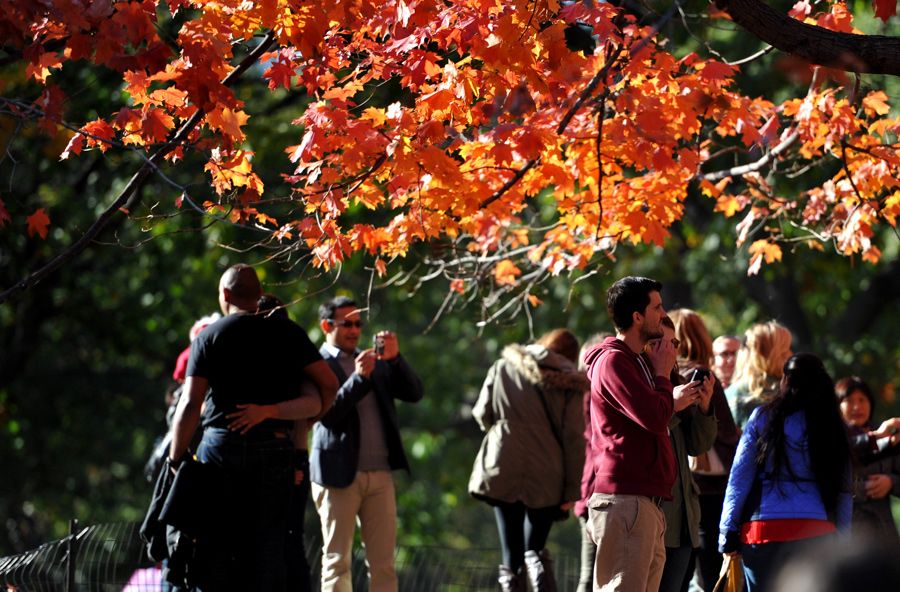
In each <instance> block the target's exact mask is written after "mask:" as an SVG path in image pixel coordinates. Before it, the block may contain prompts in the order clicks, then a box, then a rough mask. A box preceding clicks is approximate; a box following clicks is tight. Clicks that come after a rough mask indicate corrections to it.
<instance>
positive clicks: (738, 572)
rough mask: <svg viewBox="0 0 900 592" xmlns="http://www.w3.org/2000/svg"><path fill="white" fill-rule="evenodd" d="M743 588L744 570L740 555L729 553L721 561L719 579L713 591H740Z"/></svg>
mask: <svg viewBox="0 0 900 592" xmlns="http://www.w3.org/2000/svg"><path fill="white" fill-rule="evenodd" d="M743 589H744V570H743V566H742V564H741V556H740V555H730V556H728V557H726V558H725V561H723V562H722V570H721V571H720V572H719V579H718V580H717V581H716V585H715V586H714V587H713V592H741V591H742V590H743Z"/></svg>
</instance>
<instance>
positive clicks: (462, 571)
mask: <svg viewBox="0 0 900 592" xmlns="http://www.w3.org/2000/svg"><path fill="white" fill-rule="evenodd" d="M139 529H140V524H138V523H119V524H98V525H93V526H86V527H79V526H78V525H77V524H76V523H75V521H72V524H71V525H70V534H69V536H67V537H65V538H63V539H61V540H58V541H53V542H50V543H46V544H44V545H41V546H40V547H38V548H37V549H34V550H32V551H28V552H27V553H22V554H20V555H15V556H11V557H4V558H0V590H2V592H76V591H78V592H82V591H90V592H94V591H96V592H156V591H159V590H162V589H163V586H162V582H161V571H160V569H159V567H158V566H157V565H155V564H154V563H153V562H152V561H151V560H150V559H149V558H148V557H147V554H146V552H145V550H144V544H143V542H142V541H141V538H140V534H139ZM306 552H307V560H308V561H309V564H310V567H311V569H312V572H313V589H314V590H315V591H318V574H319V572H320V569H321V564H322V545H321V537H320V536H319V533H315V534H312V535H309V536H308V538H307V541H306ZM498 562H499V553H498V552H497V549H494V548H491V549H466V550H459V549H449V548H443V547H424V546H417V547H409V546H401V547H399V548H398V549H397V562H396V565H397V574H398V577H399V579H400V590H402V591H404V592H430V591H435V592H463V591H483V592H488V591H495V590H497V579H496V578H497V563H498ZM555 569H556V574H557V581H558V584H559V590H560V592H574V590H575V588H576V584H577V581H578V560H577V558H571V557H558V558H556V560H555ZM353 580H354V582H353V589H354V590H357V591H360V590H361V591H365V590H367V589H368V586H367V583H366V568H365V560H364V554H363V553H362V552H361V551H359V550H357V552H356V554H355V556H354V558H353Z"/></svg>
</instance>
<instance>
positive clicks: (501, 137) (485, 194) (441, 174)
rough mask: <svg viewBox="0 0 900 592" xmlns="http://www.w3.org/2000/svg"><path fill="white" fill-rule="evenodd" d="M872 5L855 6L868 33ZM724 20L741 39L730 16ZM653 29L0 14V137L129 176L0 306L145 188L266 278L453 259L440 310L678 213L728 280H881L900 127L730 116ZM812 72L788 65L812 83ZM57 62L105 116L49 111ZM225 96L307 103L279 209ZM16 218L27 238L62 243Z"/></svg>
mask: <svg viewBox="0 0 900 592" xmlns="http://www.w3.org/2000/svg"><path fill="white" fill-rule="evenodd" d="M889 4H890V3H889V2H888V3H886V2H884V1H882V0H877V8H878V10H879V16H881V17H882V18H884V19H885V20H886V19H888V18H890V17H891V15H892V13H891V12H890V11H889V10H888V8H889ZM721 5H722V7H723V8H725V9H726V10H728V11H730V13H731V17H732V18H733V19H734V20H735V21H736V22H738V23H740V24H742V25H743V26H747V27H748V29H750V30H751V31H752V24H753V22H752V21H753V19H750V18H749V17H748V15H747V11H748V10H749V11H752V10H754V6H755V5H754V3H753V2H752V1H750V0H741V1H738V0H729V1H725V0H723V1H722V2H721ZM816 7H817V8H819V9H821V10H822V12H820V13H819V14H813V13H812V10H813V7H812V5H811V4H810V3H809V2H805V1H803V2H799V3H798V4H797V5H796V6H795V7H794V9H793V11H792V13H791V14H790V15H789V16H784V17H783V19H781V20H776V21H774V22H776V24H777V23H781V26H786V25H784V22H785V20H786V21H790V23H789V24H790V26H793V25H794V24H797V25H802V26H803V27H806V29H804V30H807V29H809V30H812V32H813V33H815V35H816V36H817V37H816V38H817V39H823V40H825V41H820V43H827V42H829V40H831V41H834V40H835V39H838V40H840V41H841V42H842V43H844V45H842V46H841V47H842V48H843V49H842V51H843V52H844V53H843V54H842V55H843V56H844V58H846V59H844V61H843V62H842V64H843V67H845V68H850V69H852V68H853V67H854V64H855V65H857V66H859V65H860V64H862V65H863V66H865V64H866V62H865V60H866V59H867V58H866V56H867V55H868V54H866V53H865V52H863V51H860V52H859V53H858V54H854V53H853V52H854V51H855V49H854V48H855V47H857V46H860V45H859V44H860V43H862V44H864V45H865V47H866V48H868V47H870V45H871V43H876V46H877V42H878V41H879V39H881V42H882V43H883V44H890V43H894V41H892V39H893V38H878V39H876V38H869V39H867V38H866V37H865V36H862V35H859V34H858V33H859V32H858V31H856V30H855V29H854V28H853V26H852V15H851V14H850V13H849V12H848V10H847V8H846V6H845V5H844V4H843V3H841V2H834V3H825V2H823V3H818V4H816ZM673 10H674V7H673ZM673 10H670V11H669V13H667V14H666V15H664V16H662V17H661V18H659V19H658V20H656V21H653V20H648V19H646V18H638V17H637V16H636V15H634V14H632V13H630V12H629V11H628V10H627V9H625V8H620V7H617V6H615V5H613V4H609V3H604V2H595V1H591V0H582V1H577V2H559V1H557V0H503V1H501V0H478V1H476V0H445V1H442V2H434V1H431V0H395V1H393V2H382V1H380V0H334V1H332V2H325V3H313V2H305V1H301V0H263V1H260V2H247V1H244V0H222V1H192V0H169V1H168V2H160V3H156V2H152V1H150V0H141V1H120V2H110V1H108V0H107V1H94V2H90V1H83V2H82V1H76V0H69V1H61V2H52V3H51V2H28V3H23V2H16V1H15V0H0V14H2V16H0V39H4V40H5V41H4V42H3V43H4V44H3V46H2V49H3V51H4V52H5V54H6V58H4V59H2V60H0V64H2V67H4V68H7V69H9V68H17V67H18V68H21V69H24V73H25V76H26V77H27V78H28V79H29V80H30V84H29V85H26V86H24V87H21V88H26V89H28V92H31V93H32V95H31V96H25V95H23V96H0V115H2V116H3V117H5V118H13V119H15V120H17V121H19V122H20V123H23V124H31V123H36V124H38V125H39V126H40V127H41V129H43V130H44V132H45V133H47V134H50V135H53V136H59V135H64V136H66V137H67V138H68V141H67V143H66V147H65V149H64V150H62V152H61V154H60V158H61V159H62V160H64V161H65V160H72V159H75V158H78V157H81V156H83V155H84V154H85V153H86V152H89V151H101V152H103V153H107V154H108V153H110V152H111V151H118V152H123V153H137V154H139V155H141V158H142V159H143V164H142V165H141V167H140V168H139V169H138V170H137V171H132V172H130V173H129V175H133V178H132V182H131V183H129V184H128V185H127V186H126V188H125V190H123V192H122V193H121V194H120V195H118V196H117V197H116V198H115V199H112V200H111V201H110V204H109V206H108V208H107V210H106V211H105V212H104V213H103V214H102V215H101V216H100V217H99V218H98V221H97V224H95V225H94V226H93V227H91V229H88V230H87V231H86V232H85V235H84V237H83V239H82V240H81V241H78V242H77V243H76V244H73V245H71V246H68V247H65V248H61V252H60V253H59V254H58V255H57V256H56V258H55V259H53V260H52V261H51V262H50V263H49V264H48V266H47V267H46V268H44V270H37V271H36V272H35V273H34V274H33V275H32V276H29V277H28V278H23V281H22V282H20V283H18V284H16V285H15V286H12V287H7V286H3V287H0V289H5V291H4V292H3V293H2V294H0V299H2V300H5V299H7V298H9V297H10V296H11V295H12V294H13V293H15V291H17V290H20V289H25V288H27V287H29V286H30V285H32V284H33V283H35V282H36V281H38V280H39V279H40V278H41V277H42V275H41V274H42V273H44V274H46V273H49V271H52V270H53V269H54V267H53V266H54V265H56V266H58V265H61V264H63V263H64V262H65V261H66V258H67V257H71V256H74V255H75V254H77V251H79V250H81V249H84V248H86V247H87V245H88V244H89V243H90V240H91V239H93V238H94V237H95V236H96V233H98V232H99V231H100V230H102V228H103V226H104V225H106V224H107V223H108V221H109V219H110V218H111V216H112V215H113V214H115V213H116V212H119V211H120V210H121V211H124V212H125V213H126V214H129V213H131V212H133V211H134V208H135V207H136V206H137V204H138V201H139V199H140V197H139V195H140V191H139V188H140V186H141V184H142V183H144V182H146V179H147V178H148V177H149V176H150V175H158V176H161V177H163V178H165V179H166V180H167V182H168V184H169V186H170V187H171V188H172V195H171V196H170V197H169V198H168V199H167V198H165V197H163V198H162V203H163V204H168V206H167V207H168V209H169V210H175V209H177V208H182V207H185V205H184V204H185V202H186V203H187V204H189V205H190V206H192V207H194V208H196V209H197V210H198V211H201V212H202V213H203V215H204V216H208V217H210V218H213V219H221V220H222V221H223V222H230V223H234V224H241V225H245V226H251V227H254V228H256V229H257V230H258V231H259V232H260V236H261V237H262V238H261V240H260V241H259V245H260V246H261V247H264V248H266V249H268V250H270V251H272V252H273V255H272V256H276V257H277V256H282V257H285V258H290V257H292V256H294V255H295V254H296V253H298V252H299V253H304V254H307V255H308V256H310V257H311V258H312V260H313V262H314V263H315V264H316V265H319V266H322V267H324V268H332V267H335V266H338V265H340V263H341V262H342V261H343V260H345V259H346V258H347V257H348V256H350V255H352V254H353V253H357V252H363V253H366V254H368V255H369V256H371V257H372V258H373V260H374V267H375V269H376V270H377V272H378V273H379V274H386V273H387V270H388V264H389V263H390V262H391V261H393V260H394V259H396V258H398V257H405V256H407V255H409V254H410V252H411V250H412V249H414V248H415V247H416V246H417V245H419V244H422V243H426V244H433V245H444V246H445V247H446V246H448V245H450V246H451V248H443V250H442V251H441V253H440V254H439V255H438V256H431V257H430V258H426V261H427V262H429V266H430V269H431V270H432V271H435V270H436V272H437V273H438V274H439V275H440V276H441V277H445V278H446V279H447V281H448V282H449V285H450V293H451V294H461V295H464V294H466V293H467V291H469V290H475V289H477V286H478V285H479V284H480V283H483V282H489V283H491V284H492V285H493V286H494V287H496V288H498V289H501V290H505V289H509V290H513V289H520V290H521V294H522V295H523V298H531V295H530V294H529V291H528V289H527V286H528V285H529V283H530V282H535V281H540V279H542V278H545V277H548V276H551V275H556V274H560V273H565V272H569V271H572V270H582V269H586V268H588V267H589V266H591V265H593V264H595V263H596V262H597V261H598V258H602V257H604V256H613V255H614V252H615V249H616V248H617V246H618V245H619V244H622V243H633V244H636V243H651V244H657V245H662V244H663V243H664V242H665V241H666V239H667V237H668V236H669V229H670V228H671V226H672V225H673V224H675V223H676V222H677V221H678V220H680V219H681V218H682V217H683V216H684V213H685V201H686V200H687V199H688V198H689V196H692V195H693V196H696V197H697V198H698V199H710V200H713V201H714V202H715V210H716V211H717V212H720V213H721V214H722V215H724V216H727V217H735V219H736V220H739V222H737V223H736V226H735V232H736V235H737V243H738V245H739V246H740V245H741V244H742V243H743V242H744V241H750V243H749V244H750V246H749V255H750V258H751V261H750V266H749V271H750V273H755V272H756V271H758V270H759V268H760V266H761V265H762V264H763V263H773V262H775V261H778V260H779V259H780V257H781V248H782V247H781V246H780V245H783V244H785V243H791V242H804V243H807V244H809V245H810V246H816V247H817V248H822V246H823V245H825V244H830V245H832V246H833V247H834V248H835V249H837V250H838V251H839V252H841V253H844V254H847V255H854V254H861V255H862V257H863V258H864V259H866V260H868V261H877V260H878V258H879V256H880V250H879V246H878V244H876V241H875V240H873V237H874V236H875V233H876V230H877V229H878V228H879V227H883V226H891V227H896V218H897V216H898V215H900V186H898V185H900V181H898V178H900V144H898V140H897V136H898V133H900V118H897V117H891V116H890V114H891V108H890V105H889V103H888V96H887V95H886V94H885V93H884V92H883V91H878V90H876V91H871V92H868V93H866V94H865V96H859V95H858V94H857V93H858V90H857V89H856V88H855V87H851V88H844V86H843V85H842V83H841V82H840V80H839V79H838V78H835V77H830V78H829V77H826V76H821V77H819V79H816V78H814V82H813V84H811V85H810V87H809V90H808V92H807V94H806V95H805V96H799V97H795V98H790V99H788V100H785V101H782V102H780V103H776V102H774V101H772V100H769V99H766V98H764V97H751V96H747V95H745V94H744V93H743V92H742V91H741V89H740V88H738V85H737V84H736V82H735V81H736V78H737V76H738V74H739V66H737V65H733V64H729V63H726V62H725V61H724V60H722V59H710V58H707V57H704V56H702V55H699V54H697V53H693V52H691V53H686V54H683V55H679V54H678V53H677V52H675V51H673V49H672V48H670V47H669V44H668V43H667V41H666V39H665V38H664V37H663V36H662V34H661V30H662V26H663V25H664V24H665V22H666V21H667V20H668V19H669V18H670V17H671V16H672V14H673ZM710 16H711V17H712V18H719V19H725V18H727V15H726V14H725V13H722V12H718V11H716V10H713V11H712V12H711V15H710ZM168 30H176V31H177V34H175V35H174V36H169V35H168V34H167V33H165V32H164V31H168ZM585 31H587V33H585ZM573 32H574V33H579V32H580V37H579V35H573ZM771 33H772V31H768V32H766V35H765V37H764V38H768V37H770V36H772V35H771ZM776 33H777V31H776ZM585 35H589V39H587V38H586V37H585ZM760 36H761V37H762V34H761V33H760ZM575 37H579V39H580V41H578V42H573V39H574V38H575ZM774 37H775V39H773V40H772V41H770V42H771V43H772V44H773V45H775V46H776V47H781V46H780V45H779V39H778V35H775V36H774ZM585 39H587V42H585ZM854 43H856V45H854ZM860 47H861V46H860ZM891 47H893V46H891ZM782 49H785V50H786V51H792V50H791V48H790V47H787V48H782ZM807 49H808V48H807ZM812 49H813V51H805V52H804V54H803V57H804V58H806V59H811V60H815V59H816V52H815V51H814V50H815V47H813V48H812ZM867 51H868V50H867ZM76 62H79V63H84V62H87V63H90V64H93V65H95V66H96V67H97V68H104V69H106V70H110V71H113V72H115V73H116V75H117V79H118V80H119V81H120V82H119V83H120V85H121V93H122V95H121V96H122V100H121V105H120V107H119V109H118V110H117V111H115V112H109V113H99V114H97V116H96V117H93V118H92V119H90V120H86V117H85V115H84V114H83V113H73V112H68V111H67V109H66V105H67V98H66V97H67V89H66V88H65V85H63V84H57V79H58V78H59V77H60V73H61V72H64V71H65V70H66V68H70V67H73V65H74V64H75V63H76ZM826 65H828V66H831V67H834V66H836V65H841V64H836V63H835V60H834V59H829V61H828V63H827V64H826ZM814 67H815V66H814V65H812V64H811V65H810V66H808V68H810V69H812V68H814ZM856 69H857V70H858V71H861V72H867V71H872V70H873V68H872V67H861V66H860V67H857V68H856ZM885 71H888V72H889V71H890V70H885ZM239 77H243V78H244V79H250V80H256V81H258V82H259V83H260V84H265V85H266V86H267V89H268V92H270V93H288V94H304V95H305V97H306V99H307V100H308V103H307V104H306V107H305V109H304V110H303V111H302V114H301V115H300V116H299V117H297V118H296V119H295V120H294V121H293V126H294V128H293V129H294V130H295V132H294V138H295V140H294V142H293V143H289V144H287V145H285V146H283V151H284V159H283V169H282V170H281V171H280V173H281V178H282V179H283V182H284V183H285V184H286V186H287V187H289V191H287V192H285V191H282V192H280V194H277V195H276V194H273V192H272V191H271V190H268V191H267V189H266V186H265V183H264V182H263V180H262V177H263V176H264V175H261V174H260V171H257V170H256V168H255V166H254V150H253V146H254V144H255V143H256V142H258V141H259V138H254V137H251V136H248V131H247V130H248V122H249V121H251V118H253V117H254V116H257V115H256V114H255V113H254V106H253V105H248V104H246V102H245V101H243V100H241V99H240V98H238V96H237V94H236V93H235V91H234V88H233V87H234V83H235V81H237V79H238V78H239ZM387 85H395V86H396V87H397V88H398V89H399V91H398V92H393V93H385V92H383V89H384V88H385V87H386V86H387ZM3 94H4V93H3V90H2V87H0V95H3ZM26 94H27V93H26ZM385 97H388V98H387V99H385ZM259 116H262V115H259ZM723 155H725V156H723ZM727 155H731V156H732V157H733V160H731V161H730V162H729V160H728V156H727ZM4 157H8V155H7V156H4ZM188 157H193V158H196V157H199V158H201V159H202V161H203V162H205V165H204V166H203V169H202V170H196V171H193V172H191V173H190V175H191V176H193V177H194V178H196V179H200V178H201V177H202V178H203V183H202V185H204V186H205V188H198V187H197V186H198V183H191V184H184V183H179V182H176V181H174V180H173V179H172V177H173V175H172V171H176V170H178V169H179V167H183V166H186V165H185V163H187V162H193V161H194V160H192V159H190V158H188ZM828 167H831V169H828ZM810 169H814V170H817V171H821V170H833V171H834V172H833V174H828V175H826V176H825V177H824V178H822V176H821V175H813V176H812V178H811V181H810V182H809V184H808V185H807V186H806V188H805V189H804V191H802V192H800V193H798V194H794V195H781V194H780V193H779V189H778V185H777V184H776V183H774V182H773V176H774V175H777V174H779V173H783V172H788V173H791V174H794V175H796V176H797V177H798V178H802V174H803V172H804V171H805V170H810ZM31 206H32V207H33V210H32V211H31V212H32V213H30V215H28V216H27V225H28V232H29V234H31V235H35V236H34V238H33V239H32V240H37V236H39V237H40V238H41V239H45V238H46V236H47V230H48V227H50V228H52V227H53V225H54V224H61V223H64V221H63V220H60V219H58V218H55V217H54V212H53V210H52V208H48V207H45V206H44V205H42V204H40V203H34V204H31ZM27 214H29V212H23V213H22V214H21V215H22V217H23V219H24V217H25V216H26V215H27ZM16 215H19V213H18V212H17V213H16ZM12 219H13V218H12V214H11V213H10V212H9V211H8V209H7V207H6V205H5V204H4V201H3V196H2V194H0V227H3V231H4V232H16V231H18V230H17V229H18V226H16V225H14V224H11V223H10V222H11V221H12ZM437 250H440V249H437ZM470 293H471V292H470ZM2 300H0V301H2ZM535 300H536V298H531V299H530V300H529V302H530V304H536V301H535Z"/></svg>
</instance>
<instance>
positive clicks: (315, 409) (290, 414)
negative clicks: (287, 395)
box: [271, 394, 322, 420]
mask: <svg viewBox="0 0 900 592" xmlns="http://www.w3.org/2000/svg"><path fill="white" fill-rule="evenodd" d="M271 407H273V408H274V414H273V415H272V416H271V417H272V418H273V419H293V420H296V419H306V418H309V417H315V416H316V415H318V414H319V413H320V412H321V411H322V399H321V398H320V397H319V396H318V394H308V395H307V394H305V395H300V396H299V397H297V398H296V399H291V400H289V401H282V402H280V403H276V404H275V405H271Z"/></svg>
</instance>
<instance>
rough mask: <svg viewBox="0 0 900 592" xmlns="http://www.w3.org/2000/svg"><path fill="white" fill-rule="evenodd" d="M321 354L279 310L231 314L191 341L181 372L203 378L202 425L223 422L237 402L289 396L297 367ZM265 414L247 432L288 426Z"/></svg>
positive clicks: (296, 383) (299, 375) (299, 374)
mask: <svg viewBox="0 0 900 592" xmlns="http://www.w3.org/2000/svg"><path fill="white" fill-rule="evenodd" d="M321 359H322V356H321V355H319V351H318V350H317V349H316V346H315V345H313V343H312V341H310V340H309V336H308V335H307V334H306V331H304V330H303V329H302V328H301V327H300V326H299V325H297V324H296V323H294V322H293V321H291V320H289V319H286V318H284V317H280V316H277V315H275V316H270V317H268V318H266V317H264V316H262V315H252V314H231V315H228V316H226V317H224V318H222V319H219V320H218V321H216V322H215V323H213V324H211V325H209V326H208V327H206V328H205V329H204V330H203V331H201V332H200V334H199V335H198V336H197V338H196V339H194V341H193V342H192V343H191V356H190V359H189V360H188V367H187V375H188V376H198V377H201V378H206V379H207V380H209V388H210V391H209V393H208V394H207V397H206V409H205V411H204V414H203V427H204V428H207V427H216V428H227V427H228V423H229V420H228V419H227V418H226V416H227V415H228V414H230V413H233V412H234V411H235V410H236V409H237V407H236V405H238V404H245V403H255V404H257V405H270V404H272V403H280V402H281V401H288V400H290V399H295V398H297V397H298V396H299V395H300V384H301V382H303V380H304V377H305V375H304V373H303V369H304V368H305V367H306V366H308V365H310V364H312V363H313V362H316V361H318V360H321ZM292 423H293V422H291V421H286V420H271V419H270V420H266V421H264V422H263V423H261V424H260V425H258V426H256V427H254V428H253V430H251V431H250V434H253V433H254V432H257V433H258V432H261V431H263V430H270V429H276V428H281V427H291V425H292Z"/></svg>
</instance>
